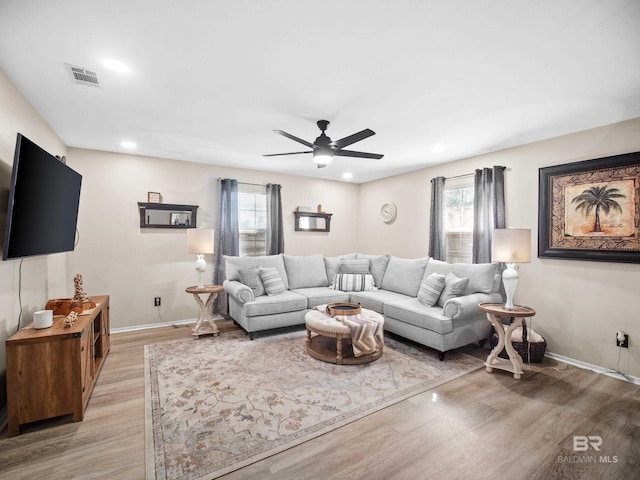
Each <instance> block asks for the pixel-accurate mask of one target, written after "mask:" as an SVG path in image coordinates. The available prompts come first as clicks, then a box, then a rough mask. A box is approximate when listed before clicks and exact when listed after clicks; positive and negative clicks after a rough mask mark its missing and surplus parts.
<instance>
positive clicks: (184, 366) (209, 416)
mask: <svg viewBox="0 0 640 480" xmlns="http://www.w3.org/2000/svg"><path fill="white" fill-rule="evenodd" d="M305 339H306V332H304V331H301V332H294V333H287V334H284V335H273V336H268V337H263V338H259V339H256V340H253V341H250V340H248V338H247V337H246V336H245V335H244V334H243V333H240V332H234V333H230V334H226V335H220V336H219V337H202V338H200V339H198V340H187V341H180V342H171V343H161V344H156V345H147V346H146V347H145V378H146V398H145V403H146V412H145V417H146V432H145V437H146V440H145V441H146V458H147V478H148V479H154V480H165V479H167V480H169V479H178V478H179V479H192V480H204V479H213V478H217V477H219V476H221V475H224V474H226V473H229V472H231V471H233V470H237V469H239V468H241V467H243V466H246V465H249V464H251V463H253V462H256V461H258V460H261V459H263V458H266V457H268V456H270V455H274V454H275V453H278V452H281V451H283V450H285V449H287V448H291V447H293V446H295V445H298V444H300V443H302V442H305V441H307V440H310V439H312V438H315V437H317V436H319V435H322V434H323V433H326V432H329V431H331V430H333V429H335V428H338V427H340V426H342V425H345V424H347V423H350V422H353V421H355V420H357V419H359V418H362V417H364V416H365V415H369V414H371V413H373V412H375V411H377V410H380V409H382V408H385V407H387V406H389V405H392V404H394V403H397V402H399V401H401V400H403V399H405V398H408V397H411V396H413V395H417V394H418V393H421V392H424V391H425V390H428V389H430V388H433V387H435V386H438V385H442V384H443V383H445V382H448V381H450V380H453V379H455V378H458V377H460V376H462V375H465V374H466V373H469V372H472V371H474V370H477V369H478V368H481V367H482V362H481V361H480V360H479V359H476V358H474V357H471V356H469V355H465V354H463V353H459V352H455V351H453V352H449V353H448V354H447V359H446V361H444V362H440V361H439V360H438V356H437V355H436V354H435V352H433V351H429V350H422V349H419V348H416V347H413V346H409V345H406V344H404V343H401V342H399V341H396V340H394V339H391V338H386V339H385V349H384V353H383V355H382V357H381V358H380V359H379V360H377V361H375V362H373V363H368V364H364V365H346V366H342V365H333V364H329V363H325V362H322V361H319V360H316V359H314V358H312V357H310V356H309V355H308V354H307V353H306V351H305Z"/></svg>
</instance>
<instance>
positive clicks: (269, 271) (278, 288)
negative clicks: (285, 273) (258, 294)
mask: <svg viewBox="0 0 640 480" xmlns="http://www.w3.org/2000/svg"><path fill="white" fill-rule="evenodd" d="M260 278H261V279H262V285H264V290H265V292H266V293H267V295H279V294H281V293H284V292H285V291H286V290H287V289H286V288H284V282H283V281H282V277H281V276H280V274H279V273H278V270H277V269H276V267H266V268H261V269H260Z"/></svg>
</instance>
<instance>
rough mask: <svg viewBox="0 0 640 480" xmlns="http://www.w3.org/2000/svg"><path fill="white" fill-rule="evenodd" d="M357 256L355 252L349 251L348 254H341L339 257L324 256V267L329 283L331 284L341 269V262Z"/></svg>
mask: <svg viewBox="0 0 640 480" xmlns="http://www.w3.org/2000/svg"><path fill="white" fill-rule="evenodd" d="M352 258H356V254H355V253H348V254H346V255H339V256H337V257H324V268H325V270H326V272H327V283H328V284H329V285H331V282H333V277H335V276H336V273H338V272H339V270H340V262H342V260H346V259H352Z"/></svg>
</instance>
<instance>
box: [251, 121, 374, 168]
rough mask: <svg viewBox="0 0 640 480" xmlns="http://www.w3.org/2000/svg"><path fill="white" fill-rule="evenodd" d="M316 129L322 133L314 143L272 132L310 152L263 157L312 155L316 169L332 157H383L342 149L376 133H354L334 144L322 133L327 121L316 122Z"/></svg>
mask: <svg viewBox="0 0 640 480" xmlns="http://www.w3.org/2000/svg"><path fill="white" fill-rule="evenodd" d="M317 125H318V128H319V129H320V130H321V131H322V133H321V134H320V136H319V137H318V138H316V140H315V142H313V143H311V142H307V141H306V140H303V139H301V138H298V137H295V136H293V135H291V134H290V133H287V132H283V131H282V130H274V133H277V134H279V135H282V136H283V137H287V138H289V139H291V140H293V141H294V142H298V143H301V144H303V145H305V146H307V147H309V148H311V150H305V151H304V152H290V153H271V154H268V155H263V156H264V157H277V156H279V155H298V154H300V153H313V161H314V162H315V163H316V165H317V166H318V168H323V167H326V166H327V164H328V163H331V161H332V160H333V157H334V156H339V157H358V158H373V159H375V160H379V159H381V158H382V157H383V156H384V155H380V154H378V153H366V152H356V151H355V150H345V149H344V147H348V146H349V145H352V144H354V143H356V142H359V141H360V140H364V139H365V138H369V137H370V136H372V135H375V134H376V132H374V131H373V130H370V129H368V128H367V129H365V130H362V131H360V132H358V133H354V134H353V135H349V136H348V137H344V138H341V139H340V140H336V141H335V142H334V141H333V140H331V139H330V138H329V137H327V135H326V134H325V133H324V132H325V130H326V129H327V128H328V127H329V121H328V120H318V122H317Z"/></svg>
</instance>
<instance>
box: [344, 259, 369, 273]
mask: <svg viewBox="0 0 640 480" xmlns="http://www.w3.org/2000/svg"><path fill="white" fill-rule="evenodd" d="M370 263H371V262H370V261H369V259H368V258H361V259H353V260H347V259H345V260H342V261H341V262H340V273H369V265H370Z"/></svg>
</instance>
